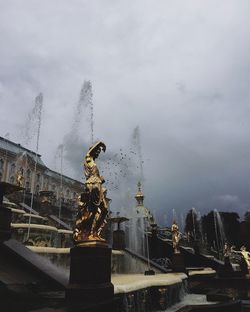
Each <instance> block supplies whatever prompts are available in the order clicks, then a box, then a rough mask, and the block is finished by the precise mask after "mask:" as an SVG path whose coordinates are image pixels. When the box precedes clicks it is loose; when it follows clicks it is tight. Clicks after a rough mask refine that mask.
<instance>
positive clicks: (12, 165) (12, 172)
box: [10, 163, 16, 174]
mask: <svg viewBox="0 0 250 312" xmlns="http://www.w3.org/2000/svg"><path fill="white" fill-rule="evenodd" d="M15 171H16V165H15V164H14V163H13V164H11V166H10V174H14V173H15Z"/></svg>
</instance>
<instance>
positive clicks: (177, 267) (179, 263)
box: [172, 253, 186, 272]
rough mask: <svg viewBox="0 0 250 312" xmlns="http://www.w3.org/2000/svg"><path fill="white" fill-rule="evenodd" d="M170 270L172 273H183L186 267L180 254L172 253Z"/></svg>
mask: <svg viewBox="0 0 250 312" xmlns="http://www.w3.org/2000/svg"><path fill="white" fill-rule="evenodd" d="M172 268H173V271H174V272H185V271H186V267H185V263H184V258H183V255H182V254H181V253H174V254H173V257H172Z"/></svg>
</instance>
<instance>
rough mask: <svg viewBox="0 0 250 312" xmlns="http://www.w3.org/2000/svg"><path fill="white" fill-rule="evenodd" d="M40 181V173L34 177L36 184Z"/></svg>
mask: <svg viewBox="0 0 250 312" xmlns="http://www.w3.org/2000/svg"><path fill="white" fill-rule="evenodd" d="M40 179H41V175H40V173H38V174H37V175H36V181H37V183H39V182H40Z"/></svg>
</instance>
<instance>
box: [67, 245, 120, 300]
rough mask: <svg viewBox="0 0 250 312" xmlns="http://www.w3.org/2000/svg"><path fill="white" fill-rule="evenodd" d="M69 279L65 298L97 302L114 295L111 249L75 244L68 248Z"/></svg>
mask: <svg viewBox="0 0 250 312" xmlns="http://www.w3.org/2000/svg"><path fill="white" fill-rule="evenodd" d="M70 256H71V263H70V280H69V286H68V287H67V290H66V299H67V300H70V301H78V302H83V303H86V304H88V303H99V302H102V301H105V300H110V299H112V298H113V296H114V286H113V285H112V283H111V249H110V248H107V247H89V246H88V247H86V246H84V247H83V246H77V247H74V248H71V250H70Z"/></svg>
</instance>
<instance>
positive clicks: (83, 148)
mask: <svg viewBox="0 0 250 312" xmlns="http://www.w3.org/2000/svg"><path fill="white" fill-rule="evenodd" d="M92 98H93V94H92V85H91V82H90V81H84V83H83V85H82V87H81V90H80V95H79V99H78V101H77V103H76V106H75V110H74V115H73V120H72V122H71V127H70V130H69V132H68V133H67V134H65V135H64V138H63V145H64V157H65V161H66V163H68V164H70V166H69V167H67V165H66V166H65V168H66V169H67V168H68V170H69V172H68V173H67V174H68V175H69V176H72V177H74V178H75V179H81V178H82V172H81V167H80V166H81V165H80V164H81V162H82V157H83V155H84V154H85V153H86V152H87V150H88V148H89V146H90V145H92V144H93V142H94V105H93V100H92ZM72 151H74V153H72ZM65 168H64V169H65Z"/></svg>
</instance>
